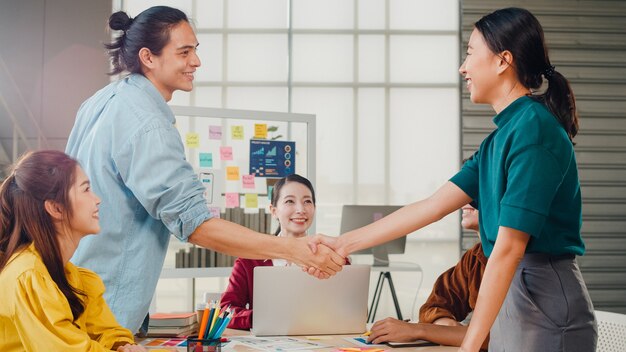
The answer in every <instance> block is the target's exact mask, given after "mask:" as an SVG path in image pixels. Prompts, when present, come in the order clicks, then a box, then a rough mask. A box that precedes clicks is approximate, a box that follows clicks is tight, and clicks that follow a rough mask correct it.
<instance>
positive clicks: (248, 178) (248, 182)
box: [241, 175, 254, 188]
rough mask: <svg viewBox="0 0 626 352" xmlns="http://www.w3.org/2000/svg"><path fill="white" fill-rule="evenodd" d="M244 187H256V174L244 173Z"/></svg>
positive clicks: (242, 177) (242, 178)
mask: <svg viewBox="0 0 626 352" xmlns="http://www.w3.org/2000/svg"><path fill="white" fill-rule="evenodd" d="M241 180H242V182H243V188H254V175H242V176H241Z"/></svg>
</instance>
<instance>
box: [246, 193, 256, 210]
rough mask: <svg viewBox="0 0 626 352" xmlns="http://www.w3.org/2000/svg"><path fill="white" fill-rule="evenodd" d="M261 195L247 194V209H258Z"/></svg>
mask: <svg viewBox="0 0 626 352" xmlns="http://www.w3.org/2000/svg"><path fill="white" fill-rule="evenodd" d="M258 207H259V195H258V194H256V193H246V208H258Z"/></svg>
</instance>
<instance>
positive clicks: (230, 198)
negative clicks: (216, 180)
mask: <svg viewBox="0 0 626 352" xmlns="http://www.w3.org/2000/svg"><path fill="white" fill-rule="evenodd" d="M237 207H239V193H226V208H237Z"/></svg>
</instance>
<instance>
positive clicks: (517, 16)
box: [474, 7, 578, 140]
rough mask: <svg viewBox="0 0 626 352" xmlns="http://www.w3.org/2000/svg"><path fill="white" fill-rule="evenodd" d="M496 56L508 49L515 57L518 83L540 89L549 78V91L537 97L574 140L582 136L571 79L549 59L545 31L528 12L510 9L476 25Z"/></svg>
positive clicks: (485, 17) (490, 15)
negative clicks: (579, 133)
mask: <svg viewBox="0 0 626 352" xmlns="http://www.w3.org/2000/svg"><path fill="white" fill-rule="evenodd" d="M474 27H476V29H477V30H478V31H479V32H480V33H481V34H482V36H483V38H485V42H486V43H487V46H489V49H491V51H493V52H494V53H496V54H499V53H501V52H503V51H505V50H508V51H510V52H511V53H512V54H513V58H514V62H513V67H514V68H515V72H516V73H517V78H518V80H519V81H520V82H521V83H522V84H523V85H524V86H525V87H526V88H529V89H532V90H537V89H539V88H540V87H541V84H542V83H543V78H542V77H545V78H546V80H547V81H548V89H547V90H546V91H545V93H543V94H538V95H534V97H536V99H539V100H540V101H543V102H544V103H545V104H546V106H547V107H548V108H549V109H550V111H551V112H552V114H554V116H556V118H557V119H558V120H559V122H560V123H561V125H562V126H563V127H564V128H565V131H566V132H567V134H568V136H569V138H570V140H572V139H573V138H574V136H576V134H577V133H578V113H577V111H576V99H575V98H574V92H573V91H572V88H571V87H570V85H569V82H568V81H567V79H566V78H565V77H564V76H563V75H562V74H561V73H559V72H557V71H556V70H555V67H554V66H553V65H552V64H551V63H550V58H549V57H548V48H547V46H546V43H545V39H544V35H543V28H542V27H541V24H540V23H539V21H538V20H537V18H536V17H535V16H534V15H533V14H532V13H530V12H529V11H528V10H525V9H520V8H516V7H509V8H506V9H501V10H497V11H494V12H492V13H490V14H488V15H486V16H484V17H483V18H481V19H480V20H478V22H476V23H475V24H474Z"/></svg>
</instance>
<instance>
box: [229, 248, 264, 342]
mask: <svg viewBox="0 0 626 352" xmlns="http://www.w3.org/2000/svg"><path fill="white" fill-rule="evenodd" d="M272 265H273V263H272V260H271V259H268V260H252V259H242V258H237V260H235V264H234V265H233V272H232V274H230V279H229V281H228V287H227V288H226V291H224V293H223V294H222V299H221V301H220V305H221V308H222V309H224V308H226V306H228V305H230V306H231V308H234V310H235V311H234V314H233V315H232V318H231V320H230V323H229V324H228V327H229V328H231V329H246V330H250V328H251V327H252V303H253V302H252V297H253V294H252V292H253V283H254V268H255V267H257V266H272ZM246 304H247V305H248V308H246Z"/></svg>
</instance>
